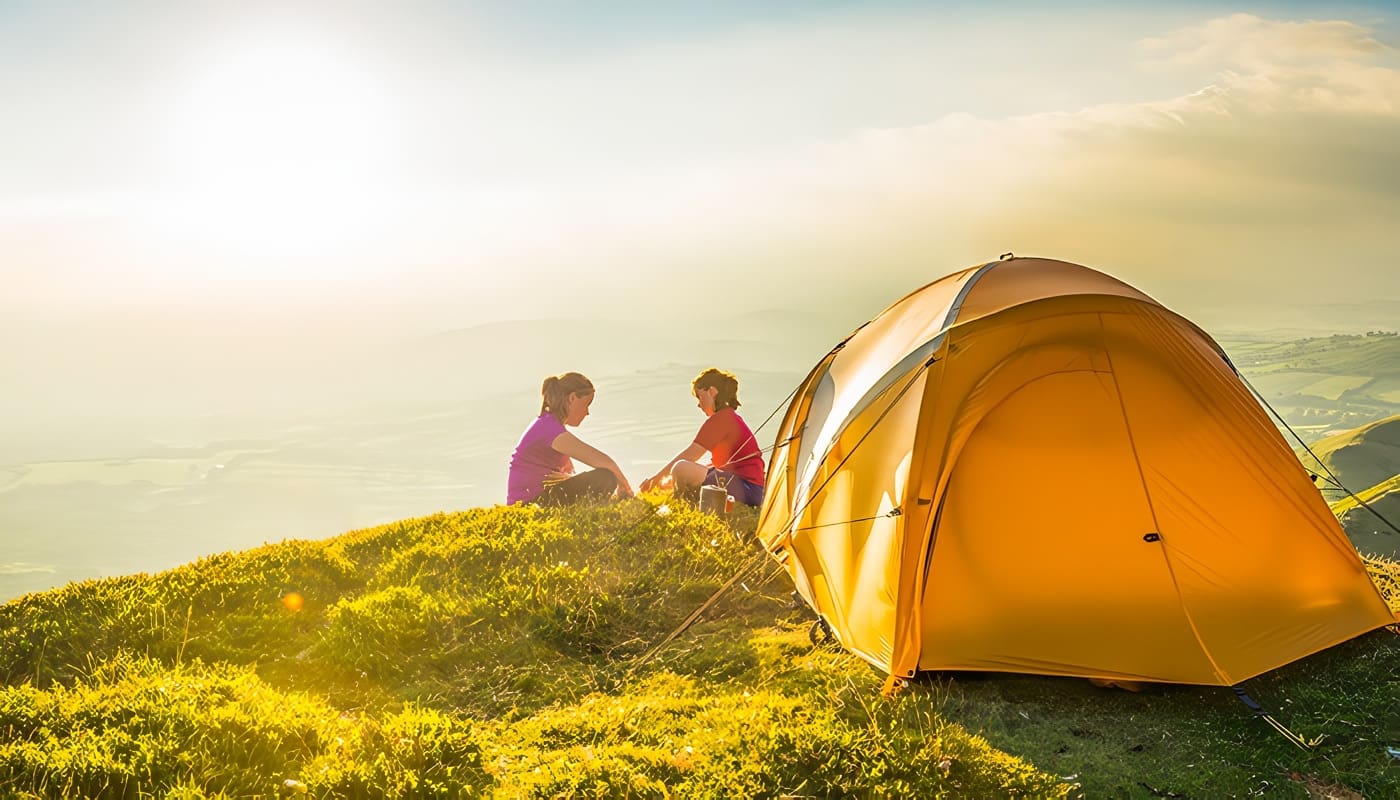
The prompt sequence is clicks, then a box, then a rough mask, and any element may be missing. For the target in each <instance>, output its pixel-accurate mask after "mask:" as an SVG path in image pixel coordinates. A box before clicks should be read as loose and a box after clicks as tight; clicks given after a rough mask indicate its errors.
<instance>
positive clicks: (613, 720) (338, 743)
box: [0, 497, 1400, 798]
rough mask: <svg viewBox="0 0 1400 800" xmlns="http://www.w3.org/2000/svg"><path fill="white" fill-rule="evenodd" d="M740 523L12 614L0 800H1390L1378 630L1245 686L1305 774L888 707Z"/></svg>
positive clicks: (1198, 730)
mask: <svg viewBox="0 0 1400 800" xmlns="http://www.w3.org/2000/svg"><path fill="white" fill-rule="evenodd" d="M754 524H755V518H754V514H753V512H752V511H748V512H744V513H740V514H736V515H735V516H733V517H731V518H729V519H728V520H720V519H717V518H714V517H710V516H707V515H702V514H699V513H698V512H695V511H693V510H690V509H688V508H685V507H680V506H676V507H674V508H673V507H672V506H669V505H665V504H664V503H663V501H662V498H659V497H648V498H643V499H637V500H631V501H627V502H624V503H617V504H612V505H607V506H600V507H580V508H573V509H567V510H559V511H552V510H550V511H547V510H540V509H533V508H500V507H497V508H492V509H477V510H472V511H466V512H461V513H455V514H439V515H435V516H432V517H426V518H421V519H416V520H407V521H403V522H399V523H395V524H392V525H386V526H382V527H379V528H373V529H368V530H361V531H354V532H351V533H347V534H344V535H342V536H338V537H334V538H331V539H326V540H323V541H289V542H284V543H281V544H276V545H268V546H265V547H262V548H258V549H255V550H250V551H246V552H241V553H232V552H231V553H224V554H220V555H217V556H213V557H210V558H207V559H203V560H201V561H198V562H195V563H192V564H189V565H186V566H184V567H181V568H178V569H175V570H171V571H168V572H164V573H160V574H157V575H133V576H128V577H124V578H117V579H110V580H103V581H89V582H85V583H80V584H72V585H69V586H67V587H64V588H62V589H59V590H54V591H50V592H45V593H40V594H32V595H28V596H25V597H23V598H20V599H18V600H15V601H13V602H10V603H8V604H5V605H3V606H0V679H3V685H0V731H3V732H4V736H3V738H0V794H7V795H19V796H49V797H61V796H93V795H103V796H118V797H135V796H140V795H149V794H155V795H160V796H177V797H212V796H222V795H229V796H274V795H277V794H279V793H281V794H283V795H301V794H305V795H309V796H316V797H341V796H363V795H374V796H378V795H385V796H394V797H408V796H413V797H424V796H443V797H455V796H499V797H520V796H529V797H560V796H565V797H574V796H588V797H665V796H679V797H774V796H782V795H794V796H852V795H855V796H875V797H911V796H918V797H976V798H980V797H1009V796H1022V797H1062V796H1070V795H1077V794H1078V792H1079V790H1080V789H1081V788H1082V790H1083V791H1084V792H1085V793H1087V794H1088V795H1089V796H1094V797H1101V796H1125V797H1152V796H1183V795H1184V796H1194V797H1203V796H1231V795H1235V796H1243V795H1247V794H1250V793H1260V792H1264V793H1268V794H1270V795H1271V796H1280V797H1290V796H1292V797H1300V798H1301V797H1307V796H1308V794H1309V792H1310V791H1311V788H1310V787H1313V786H1316V785H1328V786H1346V787H1350V788H1352V789H1355V790H1358V791H1362V792H1364V793H1366V794H1367V795H1368V796H1377V797H1380V796H1395V795H1397V794H1398V793H1400V770H1397V769H1396V768H1394V767H1393V766H1390V764H1391V763H1393V762H1389V761H1387V760H1386V757H1385V756H1384V754H1383V750H1382V749H1381V745H1382V744H1383V743H1384V742H1388V741H1393V740H1394V739H1395V738H1396V737H1397V736H1400V716H1398V715H1397V709H1398V708H1400V687H1397V686H1396V684H1395V683H1394V682H1393V681H1391V682H1387V676H1390V677H1393V675H1394V664H1395V657H1396V650H1395V641H1396V640H1395V637H1393V636H1391V635H1390V634H1387V633H1383V632H1376V633H1374V634H1371V635H1369V636H1365V637H1361V638H1359V639H1357V640H1354V641H1352V642H1348V643H1346V644H1344V645H1341V646H1339V647H1336V648H1333V649H1331V650H1329V651H1326V652H1324V653H1321V654H1319V655H1317V656H1314V657H1312V658H1309V659H1305V660H1304V661H1302V662H1299V663H1297V664H1294V665H1290V666H1289V667H1287V668H1284V669H1281V670H1277V671H1274V672H1272V673H1269V674H1267V675H1265V676H1262V677H1261V678H1258V679H1256V680H1254V681H1250V682H1249V686H1248V688H1249V690H1250V691H1251V693H1253V694H1254V696H1255V697H1256V698H1257V699H1259V700H1260V701H1261V702H1263V703H1265V704H1267V705H1269V706H1270V707H1271V708H1274V709H1283V708H1285V704H1287V705H1286V708H1287V713H1286V715H1285V718H1286V721H1287V722H1288V724H1290V725H1292V726H1293V727H1294V728H1295V729H1297V730H1299V731H1301V732H1303V733H1304V734H1306V735H1309V736H1317V735H1329V736H1335V739H1328V740H1327V742H1326V744H1325V745H1324V746H1323V747H1320V748H1318V749H1316V750H1311V751H1302V750H1299V749H1295V748H1294V747H1293V746H1292V745H1291V744H1290V743H1288V742H1287V741H1286V740H1285V739H1283V738H1282V737H1281V736H1279V735H1278V734H1276V733H1275V732H1273V731H1272V730H1270V729H1269V728H1268V727H1267V726H1265V725H1263V724H1261V723H1260V721H1259V720H1258V719H1256V718H1254V717H1252V716H1251V715H1250V714H1249V713H1248V712H1247V710H1246V709H1244V707H1243V706H1241V705H1239V704H1238V703H1237V702H1236V701H1235V700H1234V698H1232V697H1230V693H1229V692H1228V691H1226V690H1222V689H1211V688H1199V687H1178V686H1160V687H1150V688H1149V689H1147V690H1146V691H1143V692H1142V693H1140V694H1128V693H1117V692H1108V691H1105V690H1101V689H1095V688H1093V687H1091V686H1090V685H1089V684H1088V683H1087V682H1085V681H1078V680H1065V679H1054V678H1043V677H1036V676H1010V675H990V676H968V675H933V676H925V677H924V678H922V679H921V680H919V681H916V682H915V683H914V684H913V685H912V686H911V687H910V688H909V689H908V690H907V691H905V692H904V693H902V694H901V695H899V696H898V697H896V698H893V699H884V698H881V697H880V695H879V691H878V687H879V685H880V682H881V679H882V678H883V676H882V675H879V674H878V673H877V672H876V671H875V670H873V669H871V668H870V667H869V666H868V665H866V664H865V663H864V662H862V661H860V660H859V659H857V658H855V657H854V656H850V655H848V654H845V653H842V652H838V651H835V650H831V649H825V648H814V647H812V646H811V645H810V644H809V643H808V641H807V634H806V623H805V621H803V620H801V619H800V618H799V617H798V616H796V612H794V611H793V610H792V609H791V608H790V606H789V592H790V590H791V586H790V585H789V584H788V583H787V580H786V576H785V575H784V574H782V573H781V572H780V571H778V570H777V568H776V567H775V565H773V564H772V563H771V560H770V559H768V557H767V556H766V555H765V554H763V553H762V552H761V551H757V550H755V548H754V546H753V544H752V543H751V539H750V537H749V535H748V534H749V533H750V532H751V531H752V528H753V526H754ZM1371 567H1372V569H1373V571H1374V574H1375V576H1376V578H1377V580H1378V581H1380V582H1381V583H1382V584H1383V586H1384V587H1385V589H1386V591H1387V592H1389V593H1390V594H1389V599H1390V600H1391V602H1392V605H1394V604H1396V603H1400V597H1397V593H1396V587H1397V586H1398V585H1400V568H1396V567H1395V566H1394V565H1388V564H1384V563H1381V562H1374V563H1373V564H1372V565H1371ZM731 578H732V579H733V584H732V587H733V588H732V589H730V590H729V591H728V592H727V593H725V594H723V595H722V596H721V597H720V599H719V600H718V602H716V603H715V604H714V605H713V607H711V608H710V609H709V610H708V611H707V613H706V614H705V615H704V617H703V618H702V619H701V621H700V622H699V623H698V624H696V625H695V626H694V627H692V628H690V629H689V630H687V631H685V632H684V633H683V634H682V635H680V636H678V637H677V638H676V639H675V640H674V641H673V642H672V643H671V644H670V645H669V646H668V647H666V648H665V649H662V650H660V651H659V652H657V653H656V654H654V655H649V654H650V653H651V650H652V648H653V646H654V645H656V644H658V643H660V642H662V641H663V640H664V639H665V637H666V636H667V634H668V633H670V632H672V631H674V630H675V629H676V628H677V626H679V625H680V623H681V622H682V620H684V619H685V618H686V617H687V615H688V614H690V613H691V612H692V611H694V610H695V609H697V608H698V607H700V606H701V605H702V604H703V603H705V602H706V600H707V599H709V598H711V597H713V596H714V595H715V593H716V591H717V590H718V589H719V588H720V587H721V586H723V585H725V584H726V582H727V581H729V580H730V579H731ZM1339 719H1344V720H1345V727H1339V725H1340V723H1339V722H1338V720H1339ZM1013 754H1014V755H1013ZM1144 787H1146V788H1144ZM1164 793H1165V794H1164Z"/></svg>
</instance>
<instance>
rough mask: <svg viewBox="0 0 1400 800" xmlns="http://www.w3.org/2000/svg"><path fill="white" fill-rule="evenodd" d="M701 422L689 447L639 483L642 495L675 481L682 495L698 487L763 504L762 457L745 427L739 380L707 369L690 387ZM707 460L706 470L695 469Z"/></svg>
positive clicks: (713, 369)
mask: <svg viewBox="0 0 1400 800" xmlns="http://www.w3.org/2000/svg"><path fill="white" fill-rule="evenodd" d="M690 388H691V391H692V392H693V393H694V394H695V401H696V404H697V405H698V406H699V408H700V410H701V411H703V412H704V413H705V422H704V424H702V425H701V426H700V430H699V432H697V433H696V434H695V440H694V441H693V442H691V443H690V446H689V447H687V448H686V449H684V450H682V451H681V452H679V453H677V454H676V457H675V458H673V459H671V460H670V461H669V462H667V463H666V465H665V466H664V467H662V468H661V469H660V470H659V471H657V473H656V474H655V475H653V476H651V477H650V478H647V479H646V480H644V481H642V485H641V490H642V491H647V490H648V489H651V488H652V487H654V486H664V485H666V484H667V483H668V482H669V481H670V480H674V481H675V484H676V487H677V488H678V489H680V490H681V491H682V492H686V491H690V490H695V489H697V488H698V487H700V486H711V485H718V486H721V487H724V488H725V489H726V490H727V491H728V492H729V494H732V495H734V499H735V500H736V501H738V502H740V503H744V504H746V505H751V506H756V505H760V504H762V503H763V480H764V466H763V451H762V450H760V449H759V447H758V442H756V441H754V435H753V432H752V431H750V430H749V426H748V425H746V424H745V423H744V419H743V417H740V416H739V414H738V413H737V411H736V409H738V408H739V379H738V378H736V377H734V375H733V374H731V373H728V372H725V371H724V370H720V369H715V368H713V367H711V368H710V369H707V370H705V371H704V372H702V373H700V375H699V376H698V377H696V379H695V380H693V381H691V383H690ZM705 453H709V454H710V466H706V465H704V464H699V463H696V462H697V461H698V460H699V458H700V457H701V456H703V455H704V454H705Z"/></svg>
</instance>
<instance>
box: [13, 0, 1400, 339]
mask: <svg viewBox="0 0 1400 800" xmlns="http://www.w3.org/2000/svg"><path fill="white" fill-rule="evenodd" d="M1398 20H1400V8H1397V7H1396V6H1395V5H1391V4H1366V3H1356V4H1341V3H1282V2H1280V3H1248V4H1242V5H1224V4H1218V3H1172V4H1162V5H1147V4H1129V3H1107V2H1093V3H1085V2H1080V3H1074V2H1068V3H1056V4H1036V3H977V4H967V5H960V4H951V3H902V2H868V3H853V2H769V3H749V2H705V3H693V4H680V3H655V2H629V3H620V2H596V3H595V2H589V3H578V2H567V1H566V0H557V1H556V2H499V3H471V2H462V3H448V2H401V3H359V2H325V3H314V2H309V3H286V2H276V3H274V2H257V1H256V0H255V1H253V2H237V3H234V2H228V3H214V2H210V3H187V2H168V3H164V2H123V3H107V2H69V1H67V0H44V1H43V2H28V1H26V0H18V1H17V0H0V254H3V255H0V319H3V322H0V334H3V335H4V336H5V338H8V339H10V340H11V342H26V343H32V342H35V341H46V340H47V341H53V340H55V337H59V338H62V337H78V338H74V339H73V341H79V340H80V338H81V337H82V336H84V335H86V336H89V337H94V338H110V337H112V336H122V335H133V336H134V335H137V334H143V335H150V336H161V335H166V334H168V333H170V332H172V331H188V330H190V328H191V325H196V326H207V327H209V328H215V329H219V330H226V331H229V332H230V335H243V334H245V333H249V332H250V331H272V332H275V333H276V335H277V336H279V337H284V340H285V338H286V337H292V338H295V337H296V336H306V337H308V338H314V337H315V336H317V335H331V336H340V335H346V336H350V335H358V336H369V335H419V334H428V333H431V332H433V331H441V330H452V329H459V328H463V327H470V326H473V325H478V324H482V323H485V322H491V321H498V320H510V319H541V318H552V317H560V318H571V319H572V318H590V317H604V318H606V317H615V316H618V315H633V316H636V317H638V318H645V319H655V320H658V321H667V320H672V321H673V320H676V319H683V320H687V321H690V322H693V323H694V324H697V325H704V324H705V321H706V320H707V319H713V318H716V317H717V316H721V315H720V314H718V313H717V312H721V311H722V312H734V313H745V312H750V311H756V310H764V309H777V308H783V309H790V308H797V309H801V308H820V309H827V310H831V309H836V310H838V311H839V310H841V309H842V308H844V307H849V308H850V309H851V311H850V313H852V314H856V315H859V316H860V317H861V319H864V318H868V317H869V316H870V315H871V314H873V313H874V312H876V311H878V310H879V309H880V308H881V307H883V305H884V304H885V303H887V302H890V301H893V300H894V299H897V298H898V297H899V296H902V295H903V294H905V293H906V292H907V291H909V290H911V289H912V288H915V287H917V286H919V285H922V284H924V283H927V282H929V281H931V280H933V279H935V278H937V277H939V276H941V275H943V274H946V273H949V272H952V271H955V270H958V269H961V268H963V267H966V266H969V265H971V264H976V263H980V262H983V261H986V260H989V259H992V258H995V257H997V256H998V255H1000V254H1001V253H1004V252H1015V253H1017V254H1021V255H1040V256H1048V257H1054V258H1063V259H1066V260H1070V261H1076V262H1078V263H1083V264H1086V265H1089V266H1093V267H1096V268H1099V269H1102V270H1104V271H1107V272H1109V273H1111V274H1114V275H1116V276H1118V277H1120V278H1123V279H1125V280H1127V281H1129V282H1130V283H1133V284H1134V285H1136V286H1138V287H1139V288H1141V289H1143V290H1144V291H1146V292H1148V293H1149V294H1151V295H1153V296H1154V297H1157V298H1158V299H1159V300H1162V301H1163V302H1164V303H1166V304H1167V305H1168V306H1169V307H1172V308H1174V309H1176V310H1178V311H1181V312H1182V313H1184V314H1186V315H1187V316H1190V317H1192V318H1195V319H1198V320H1199V321H1201V322H1202V323H1203V324H1205V325H1206V326H1207V328H1208V329H1215V328H1220V327H1230V326H1232V325H1233V326H1241V325H1247V324H1250V322H1251V321H1252V320H1255V319H1258V320H1269V319H1275V318H1280V319H1287V318H1290V317H1298V316H1299V315H1302V314H1303V313H1304V312H1303V309H1305V308H1306V307H1308V306H1310V305H1316V304H1333V305H1334V306H1335V305H1337V304H1351V303H1365V302H1371V301H1375V300H1377V299H1389V298H1397V297H1400V263H1397V253H1400V225H1396V224H1394V221H1395V220H1397V219H1400V50H1397V46H1400V25H1398V24H1397V21H1398ZM697 297H701V298H706V300H705V301H704V302H697V300H696V299H695V298H697ZM65 341H67V340H66V339H65Z"/></svg>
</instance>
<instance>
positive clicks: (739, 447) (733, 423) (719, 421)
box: [695, 408, 764, 486]
mask: <svg viewBox="0 0 1400 800" xmlns="http://www.w3.org/2000/svg"><path fill="white" fill-rule="evenodd" d="M695 443H696V444H698V445H700V446H701V447H703V448H705V449H706V450H709V451H710V463H711V464H712V465H713V466H714V467H715V469H720V470H724V471H725V472H732V473H734V474H735V475H738V476H739V477H740V478H743V479H744V480H746V481H748V482H749V483H752V484H754V485H755V486H762V485H763V474H764V468H763V451H762V450H761V449H759V446H758V442H756V441H754V436H753V432H752V431H750V430H749V426H748V425H745V424H744V420H743V418H742V417H740V416H739V415H738V414H736V413H734V409H732V408H722V409H720V410H719V411H716V412H715V413H714V414H713V415H711V416H710V418H709V419H707V420H705V424H704V425H701V426H700V432H699V433H697V434H695Z"/></svg>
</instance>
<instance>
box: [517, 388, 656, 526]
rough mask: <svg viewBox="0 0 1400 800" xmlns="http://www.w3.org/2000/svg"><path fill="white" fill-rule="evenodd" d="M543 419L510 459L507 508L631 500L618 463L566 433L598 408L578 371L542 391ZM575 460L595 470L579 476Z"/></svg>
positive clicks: (536, 420) (526, 431) (528, 432)
mask: <svg viewBox="0 0 1400 800" xmlns="http://www.w3.org/2000/svg"><path fill="white" fill-rule="evenodd" d="M540 394H541V395H542V399H543V402H542V403H541V404H540V415H539V417H537V418H536V419H535V421H534V422H532V423H531V424H530V427H528V428H526V429H525V433H524V435H522V436H521V437H520V444H518V445H516V446H515V454H514V455H512V456H511V457H510V476H509V478H508V479H507V482H506V483H507V487H506V504H507V505H514V504H516V503H539V504H540V505H542V506H554V505H563V504H566V503H572V502H575V501H577V500H581V499H583V498H586V497H596V498H603V497H609V496H611V495H612V493H613V492H614V491H616V492H617V495H618V497H631V496H632V486H631V484H629V483H628V482H627V476H626V475H623V474H622V470H621V469H619V468H618V466H617V462H616V461H613V460H612V459H611V458H610V457H608V455H607V454H606V453H604V452H603V451H601V450H598V449H597V448H594V447H590V446H589V445H587V444H585V443H584V442H583V441H582V440H580V439H579V438H578V437H577V436H575V435H573V434H572V433H569V432H568V431H566V430H564V427H565V426H568V427H571V428H575V427H578V424H579V423H580V422H583V420H584V418H585V417H587V416H588V407H589V406H590V405H592V404H593V383H592V382H591V381H589V380H588V379H587V378H585V377H584V376H582V375H580V374H579V373H577V372H566V373H564V374H563V375H551V376H550V377H548V378H545V379H544V386H542V387H540ZM573 459H578V460H579V461H582V462H583V463H585V464H587V465H588V466H590V467H593V469H591V470H589V471H587V472H584V473H582V474H580V475H575V474H573V472H574V463H573Z"/></svg>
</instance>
